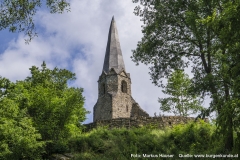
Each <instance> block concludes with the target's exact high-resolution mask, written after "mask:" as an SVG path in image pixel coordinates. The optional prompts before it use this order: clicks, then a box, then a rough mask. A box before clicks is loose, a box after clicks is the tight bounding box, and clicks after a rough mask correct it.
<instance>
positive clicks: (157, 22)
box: [132, 0, 240, 151]
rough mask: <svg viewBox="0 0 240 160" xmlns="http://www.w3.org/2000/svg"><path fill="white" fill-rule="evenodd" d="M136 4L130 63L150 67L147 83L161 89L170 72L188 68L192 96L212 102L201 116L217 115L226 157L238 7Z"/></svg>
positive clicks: (204, 1)
mask: <svg viewBox="0 0 240 160" xmlns="http://www.w3.org/2000/svg"><path fill="white" fill-rule="evenodd" d="M139 1H140V5H142V6H143V8H142V7H141V6H140V5H138V6H137V7H136V8H135V11H134V12H135V14H136V15H137V16H140V17H142V21H143V22H144V25H143V30H142V32H143V38H142V40H141V41H140V42H139V43H138V45H137V48H136V49H135V50H133V56H132V60H133V61H134V62H135V63H136V64H138V63H139V62H142V63H145V64H152V66H151V67H150V75H151V78H152V81H153V83H154V84H156V85H158V86H163V87H164V85H163V83H162V79H163V78H167V77H168V76H169V75H171V73H172V72H173V70H176V69H184V68H186V67H189V66H191V68H192V73H193V78H192V80H193V81H194V86H193V87H194V89H193V91H194V92H195V93H196V94H197V95H198V94H199V95H202V96H201V97H202V98H204V96H205V95H210V97H211V98H212V102H211V104H210V107H209V108H208V109H207V110H205V111H204V112H202V114H201V116H202V117H205V116H208V115H209V114H210V113H211V112H213V111H215V112H216V113H217V115H219V116H218V121H217V122H218V126H219V128H221V129H222V132H221V133H222V134H224V136H225V141H226V142H225V150H228V151H230V150H231V149H232V147H233V127H234V122H233V117H234V116H236V115H235V113H234V111H235V108H234V107H233V106H232V105H231V103H230V102H231V101H232V100H233V99H235V98H236V96H233V95H236V94H237V93H239V89H236V88H234V85H233V84H236V82H237V81H239V80H237V79H238V78H237V77H238V76H237V74H236V73H238V71H239V69H237V68H236V66H239V63H238V62H237V59H238V58H239V52H236V50H235V51H233V50H232V49H231V47H233V48H235V49H236V48H238V49H239V47H237V46H239V41H238V38H236V37H239V36H237V35H238V31H239V29H237V27H236V26H239V23H238V24H237V22H238V21H239V20H236V19H239V18H237V17H239V8H240V7H239V2H236V1H225V0H217V1H215V0H210V1H209V0H200V1H194V0H189V1H185V0H177V1H176V0H168V1H165V0H158V1H154V0H150V1H149V0H133V2H135V3H137V2H139ZM234 18H235V19H234ZM225 22H228V23H226V24H225ZM232 22H234V23H232ZM233 24H236V26H233ZM227 33H231V34H227ZM233 33H234V34H233ZM236 33H237V34H236ZM229 39H231V41H230V42H232V41H234V43H233V45H232V44H231V45H229V44H230V43H229V41H228V40H229ZM238 49H237V50H238ZM238 51H239V50H238ZM232 62H236V63H235V64H234V63H232ZM234 75H235V76H234ZM233 82H234V83H233ZM235 86H236V85H235ZM236 90H237V91H236ZM238 95H239V94H238ZM234 97H235V98H234ZM235 106H236V105H235ZM223 115H224V116H223Z"/></svg>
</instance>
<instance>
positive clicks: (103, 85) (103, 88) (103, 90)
mask: <svg viewBox="0 0 240 160" xmlns="http://www.w3.org/2000/svg"><path fill="white" fill-rule="evenodd" d="M102 92H103V94H105V84H104V83H103V84H102Z"/></svg>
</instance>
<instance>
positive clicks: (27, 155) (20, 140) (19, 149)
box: [0, 77, 45, 160]
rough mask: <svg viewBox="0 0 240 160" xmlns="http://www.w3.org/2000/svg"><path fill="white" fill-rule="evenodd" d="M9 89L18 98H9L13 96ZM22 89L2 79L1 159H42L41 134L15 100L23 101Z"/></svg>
mask: <svg viewBox="0 0 240 160" xmlns="http://www.w3.org/2000/svg"><path fill="white" fill-rule="evenodd" d="M9 88H12V91H14V92H15V95H18V96H14V97H12V96H10V97H9V96H8V95H10V94H12V93H10V92H8V89H9ZM13 88H14V89H13ZM20 88H21V86H19V85H16V84H13V83H11V82H10V81H9V80H8V79H6V78H2V77H0V91H1V93H0V159H3V160H8V159H41V154H43V152H44V146H45V142H43V141H41V134H39V133H38V131H37V130H36V129H35V128H34V127H33V122H32V119H31V118H30V117H29V116H28V114H27V110H22V109H20V107H19V106H20V105H19V103H18V102H17V101H16V100H14V99H19V100H20V99H21V96H20V94H19V89H20ZM13 98H14V99H13Z"/></svg>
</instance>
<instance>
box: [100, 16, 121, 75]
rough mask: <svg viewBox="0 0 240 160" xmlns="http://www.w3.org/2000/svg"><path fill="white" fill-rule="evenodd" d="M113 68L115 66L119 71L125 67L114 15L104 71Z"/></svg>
mask: <svg viewBox="0 0 240 160" xmlns="http://www.w3.org/2000/svg"><path fill="white" fill-rule="evenodd" d="M111 68H114V69H115V71H116V72H117V73H118V72H119V71H121V70H122V69H125V65H124V62H123V56H122V51H121V47H120V42H119V38H118V31H117V26H116V22H115V20H114V17H112V21H111V25H110V28H109V33H108V42H107V47H106V53H105V59H104V64H103V71H105V72H106V73H108V72H109V70H110V69H111Z"/></svg>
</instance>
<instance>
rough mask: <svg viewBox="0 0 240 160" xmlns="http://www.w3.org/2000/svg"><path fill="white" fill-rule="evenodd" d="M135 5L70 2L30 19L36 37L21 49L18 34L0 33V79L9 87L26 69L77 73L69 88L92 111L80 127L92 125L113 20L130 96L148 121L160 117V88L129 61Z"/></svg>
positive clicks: (136, 35) (136, 37)
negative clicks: (80, 93)
mask: <svg viewBox="0 0 240 160" xmlns="http://www.w3.org/2000/svg"><path fill="white" fill-rule="evenodd" d="M135 6H136V4H134V3H132V1H131V0H121V1H119V0H94V1H89V0H71V12H68V13H64V14H50V13H49V11H48V10H47V9H40V10H39V11H38V13H37V15H36V16H35V18H34V19H35V24H36V28H37V32H38V37H35V38H34V39H33V40H32V41H31V43H30V44H29V45H26V44H25V41H24V39H25V38H26V37H24V35H23V33H20V34H17V33H16V34H13V33H9V32H8V30H4V31H1V32H0V75H1V76H3V77H6V78H8V79H10V80H12V81H14V82H15V81H16V80H23V79H25V78H26V77H27V76H29V75H30V71H29V68H30V67H31V66H33V65H35V66H38V67H40V66H41V64H42V62H43V61H46V64H47V67H49V68H51V69H53V68H54V67H55V66H56V67H58V68H66V69H68V70H71V71H72V72H74V73H76V76H77V80H76V81H75V82H74V84H72V85H73V86H76V87H82V88H84V96H85V98H86V102H85V105H84V107H85V108H86V109H87V110H89V111H91V114H89V115H87V120H86V121H85V123H89V122H92V121H93V118H92V117H93V116H92V115H93V114H92V111H93V106H94V104H95V103H96V101H97V94H98V93H97V92H98V89H97V88H98V87H97V80H98V78H99V76H100V74H101V72H102V67H103V60H104V54H105V49H106V45H107V36H108V31H109V27H110V22H111V19H112V16H113V15H114V18H115V21H116V24H117V29H118V34H119V39H120V45H121V49H122V53H123V58H124V62H125V67H126V71H127V72H128V73H130V74H131V80H132V96H133V98H134V99H135V100H136V101H137V102H138V103H139V105H140V106H141V107H142V108H143V109H144V110H145V111H147V112H148V113H149V114H150V115H151V116H153V115H154V112H157V113H159V112H160V110H159V103H158V101H157V100H158V97H164V95H163V94H162V92H161V90H162V89H161V88H158V87H156V86H154V85H153V84H152V82H151V81H150V76H149V74H148V72H149V69H148V67H147V66H145V65H139V66H136V65H135V64H134V63H133V62H132V61H131V58H130V56H131V55H132V52H131V50H133V49H135V48H136V45H137V42H138V41H140V40H141V37H142V33H141V25H142V22H141V21H140V18H139V17H137V16H135V15H134V14H133V10H134V7H135Z"/></svg>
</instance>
